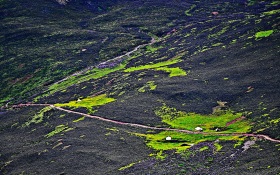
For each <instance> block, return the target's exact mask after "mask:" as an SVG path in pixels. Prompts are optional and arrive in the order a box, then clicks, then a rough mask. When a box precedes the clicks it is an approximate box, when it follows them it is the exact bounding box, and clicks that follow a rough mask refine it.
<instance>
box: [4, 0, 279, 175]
mask: <svg viewBox="0 0 280 175" xmlns="http://www.w3.org/2000/svg"><path fill="white" fill-rule="evenodd" d="M192 6H193V8H191V7H192ZM0 9H1V10H0V21H1V22H0V27H1V30H0V75H1V78H0V100H1V101H0V104H1V105H3V107H2V109H1V111H0V120H1V122H0V134H1V139H0V169H1V170H0V172H1V174H46V175H47V174H102V175H103V174H170V175H171V174H193V175H195V174H213V175H214V174H277V173H278V174H279V172H280V166H279V165H280V159H279V154H280V151H279V144H278V145H277V144H275V143H273V142H270V141H266V140H261V141H256V144H255V145H253V146H252V147H251V148H249V149H248V150H246V151H244V152H243V149H242V145H241V146H237V147H234V144H235V142H229V141H228V142H220V144H221V145H222V146H223V147H222V149H221V150H220V151H216V149H215V148H214V143H213V142H202V143H199V144H197V145H195V146H193V147H191V148H190V149H189V150H186V152H184V153H176V151H175V150H170V151H166V152H163V154H164V155H166V157H165V158H164V159H157V158H156V157H155V156H150V154H152V153H153V154H155V153H157V151H155V150H152V149H151V148H149V147H147V146H146V144H145V143H146V140H145V139H144V138H142V137H139V136H136V135H135V133H142V134H145V133H148V132H150V131H147V130H144V129H139V128H130V127H128V126H120V125H115V124H110V123H106V122H103V121H98V120H94V119H90V118H85V119H84V120H81V121H78V122H75V120H77V119H79V118H80V117H81V116H77V115H74V114H68V113H64V112H62V111H58V110H54V109H52V110H50V111H48V112H46V113H44V115H43V120H42V122H40V123H38V124H34V123H33V124H31V125H30V126H28V127H25V126H24V124H25V123H26V122H27V121H30V120H31V119H32V117H33V116H34V115H36V114H38V113H39V112H40V110H42V107H24V108H20V109H12V108H10V109H8V110H7V109H4V106H5V105H8V107H9V106H11V105H12V104H17V103H21V102H22V103H26V102H31V101H33V100H34V98H35V97H37V96H39V95H42V94H46V93H45V92H46V91H47V90H48V87H49V86H50V85H51V84H53V83H54V82H56V81H58V80H61V79H63V78H65V77H66V76H69V75H71V74H72V73H74V72H76V71H79V70H82V69H84V68H87V67H89V66H96V65H98V64H99V63H101V62H103V61H105V60H109V59H112V58H114V57H116V56H119V55H122V54H124V53H126V52H128V51H130V50H133V49H134V48H135V47H136V46H138V45H140V44H144V43H149V42H150V40H151V39H152V37H153V38H159V39H158V40H157V42H156V43H155V44H153V45H152V47H153V48H157V50H156V51H154V52H151V51H149V50H148V49H147V48H141V49H140V50H139V51H137V52H135V53H133V54H132V56H133V55H134V56H135V55H137V57H135V58H134V59H132V60H130V61H128V62H127V66H126V68H128V67H135V66H141V65H147V64H151V63H158V62H162V61H167V60H169V59H171V58H174V57H176V56H178V55H180V56H181V58H180V59H181V60H182V61H181V62H179V63H176V64H174V65H169V67H180V68H181V69H183V70H185V71H186V72H188V75H187V76H177V77H169V74H168V73H166V72H163V71H156V70H153V69H147V70H141V71H135V72H131V73H125V72H124V71H122V70H120V71H117V72H114V73H111V74H109V75H107V76H104V77H102V78H99V79H92V80H89V81H86V82H82V83H80V84H75V85H74V86H70V87H67V88H66V89H65V90H64V91H59V92H56V93H54V94H51V95H49V96H46V97H42V98H40V99H39V100H38V101H36V102H35V103H51V104H55V103H65V102H69V101H71V100H77V99H78V98H84V97H87V96H90V95H94V94H98V93H99V94H100V93H101V94H104V93H106V94H107V95H108V96H109V97H112V98H115V99H116V101H114V102H112V103H108V104H106V105H104V106H100V107H96V108H95V110H97V111H96V112H95V113H94V115H97V116H101V117H104V118H110V119H114V120H117V121H122V122H130V123H137V124H144V125H148V126H166V127H168V126H167V125H166V124H164V123H163V122H162V121H161V118H159V117H158V116H156V115H155V112H154V111H155V110H156V109H157V108H158V107H161V106H162V105H163V104H166V105H168V106H170V107H174V108H176V109H178V110H181V111H185V112H196V113H201V114H211V113H212V108H213V107H215V106H217V101H226V102H228V103H227V107H228V108H230V109H231V110H233V111H236V112H243V113H244V115H246V118H247V119H248V120H249V121H250V122H251V123H253V124H252V125H253V127H252V131H251V132H258V133H259V134H266V135H268V136H270V137H272V138H275V139H280V122H279V116H280V101H279V99H280V83H279V82H280V74H279V72H280V60H279V59H278V58H279V56H280V54H279V47H280V45H279V44H280V42H279V39H280V36H279V24H280V20H279V17H278V16H279V12H276V13H275V14H270V15H268V14H265V13H264V12H271V11H272V10H276V11H277V10H278V11H279V3H278V1H272V0H271V1H253V0H250V1H245V0H238V1H236V0H225V1H215V2H214V1H213V2H212V1H187V2H186V1H181V0H177V1H175V0H174V1H162V0H153V1H152V0H141V1H140V0H133V1H126V0H110V1H99V0H97V1H83V0H71V1H69V3H67V4H66V5H60V4H59V3H58V2H56V1H55V0H53V1H43V0H37V1H34V2H33V1H32V2H31V1H27V0H18V1H10V0H2V1H0ZM189 9H191V10H189ZM188 10H189V11H188ZM214 11H217V12H218V13H219V14H218V15H212V14H211V13H212V12H214ZM186 13H187V14H186ZM267 30H273V31H274V32H273V33H272V34H271V35H270V36H268V37H263V38H259V39H257V38H255V34H256V33H257V32H259V31H267ZM82 49H86V50H84V51H82ZM149 81H153V82H154V84H155V85H157V87H156V89H155V90H149V89H146V90H145V92H141V91H139V88H141V87H143V86H145V85H146V84H147V82H149ZM8 102H9V103H8ZM73 110H76V111H82V112H85V113H86V112H88V111H87V110H86V109H81V108H79V109H73ZM59 125H65V126H67V127H69V128H73V129H72V130H70V131H67V132H61V133H59V134H56V135H54V136H52V137H49V138H48V137H46V135H47V134H48V133H50V132H52V131H54V130H55V128H56V127H57V126H59ZM246 139H247V140H250V139H253V138H246ZM203 146H208V147H209V148H208V149H207V150H204V151H200V149H201V148H202V147H203ZM128 165H131V166H128ZM125 166H127V168H122V169H123V170H122V169H120V168H121V167H125Z"/></svg>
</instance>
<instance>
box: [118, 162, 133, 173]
mask: <svg viewBox="0 0 280 175" xmlns="http://www.w3.org/2000/svg"><path fill="white" fill-rule="evenodd" d="M135 164H136V163H130V164H128V165H126V166H123V167H121V168H119V170H120V171H122V170H125V169H127V168H130V167H132V166H133V165H135Z"/></svg>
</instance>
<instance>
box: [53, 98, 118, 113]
mask: <svg viewBox="0 0 280 175" xmlns="http://www.w3.org/2000/svg"><path fill="white" fill-rule="evenodd" d="M113 101H115V99H114V98H108V97H106V94H101V95H98V96H95V97H87V98H84V99H82V100H76V101H70V102H68V103H63V104H59V103H57V104H55V106H58V107H65V106H68V107H73V108H87V109H88V110H89V112H91V113H92V112H94V111H93V107H96V106H102V105H105V104H107V103H111V102H113Z"/></svg>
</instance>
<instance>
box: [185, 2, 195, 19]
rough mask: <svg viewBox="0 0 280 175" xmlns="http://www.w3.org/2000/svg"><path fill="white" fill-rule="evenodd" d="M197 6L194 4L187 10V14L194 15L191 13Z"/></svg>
mask: <svg viewBox="0 0 280 175" xmlns="http://www.w3.org/2000/svg"><path fill="white" fill-rule="evenodd" d="M195 7H196V5H195V4H193V5H192V6H191V7H190V9H188V10H186V11H185V14H186V15H187V16H192V14H190V11H192V10H193V9H194V8H195Z"/></svg>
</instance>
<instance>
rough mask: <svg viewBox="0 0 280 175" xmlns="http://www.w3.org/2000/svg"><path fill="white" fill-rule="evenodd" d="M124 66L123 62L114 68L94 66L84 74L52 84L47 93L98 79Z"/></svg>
mask: <svg viewBox="0 0 280 175" xmlns="http://www.w3.org/2000/svg"><path fill="white" fill-rule="evenodd" d="M124 67H125V64H121V65H119V66H116V67H114V68H104V69H98V68H95V69H93V70H90V71H88V72H87V73H86V74H85V75H78V76H72V77H70V78H68V79H67V80H65V81H63V82H60V83H57V84H53V85H52V86H50V87H49V95H50V94H53V93H55V92H57V91H61V90H63V89H66V88H67V87H70V86H73V85H75V84H79V83H82V82H86V81H89V80H92V79H99V78H102V77H104V76H106V75H108V74H110V73H113V72H116V71H118V70H121V69H123V68H124Z"/></svg>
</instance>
